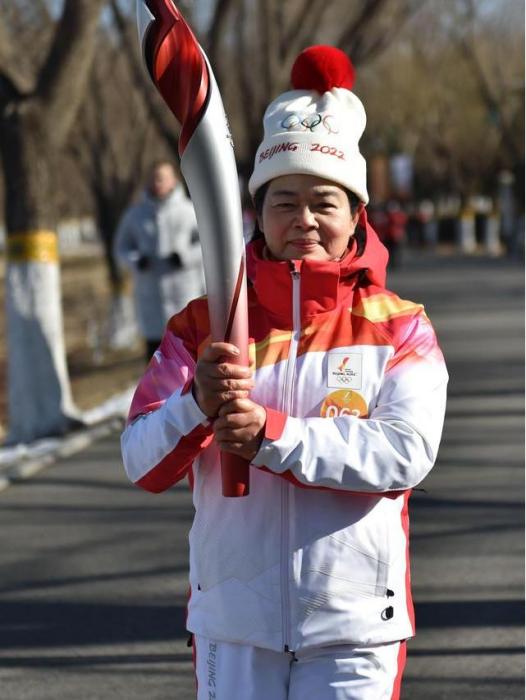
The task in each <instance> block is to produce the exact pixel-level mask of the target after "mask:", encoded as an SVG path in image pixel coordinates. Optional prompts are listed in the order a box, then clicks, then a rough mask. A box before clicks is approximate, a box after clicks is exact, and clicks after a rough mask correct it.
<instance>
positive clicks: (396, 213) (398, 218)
mask: <svg viewBox="0 0 526 700" xmlns="http://www.w3.org/2000/svg"><path fill="white" fill-rule="evenodd" d="M406 225H407V214H406V213H405V212H403V211H402V210H401V209H396V210H393V211H389V210H388V211H387V236H388V240H391V241H394V242H395V243H400V242H401V241H403V239H404V237H405V227H406Z"/></svg>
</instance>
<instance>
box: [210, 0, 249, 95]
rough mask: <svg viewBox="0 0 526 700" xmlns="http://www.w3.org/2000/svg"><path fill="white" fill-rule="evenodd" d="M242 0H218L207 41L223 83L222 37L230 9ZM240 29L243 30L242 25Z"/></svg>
mask: <svg viewBox="0 0 526 700" xmlns="http://www.w3.org/2000/svg"><path fill="white" fill-rule="evenodd" d="M240 1H241V2H242V1H243V0H217V3H216V6H215V10H214V16H213V17H212V21H211V23H210V29H209V30H208V37H207V41H206V47H207V54H208V58H209V59H210V65H211V66H212V69H213V71H214V74H215V75H216V77H217V82H218V83H219V84H221V80H220V74H221V68H220V66H221V39H222V38H223V35H224V31H225V25H226V22H227V20H228V15H229V13H230V10H231V9H232V8H233V7H234V6H235V5H236V4H237V3H239V2H240ZM239 31H241V27H240V28H239Z"/></svg>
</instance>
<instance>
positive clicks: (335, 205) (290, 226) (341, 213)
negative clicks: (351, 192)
mask: <svg viewBox="0 0 526 700" xmlns="http://www.w3.org/2000/svg"><path fill="white" fill-rule="evenodd" d="M359 215H360V211H357V212H355V214H354V216H353V215H352V213H351V207H350V204H349V199H348V197H347V192H346V191H345V190H344V189H343V187H341V186H340V185H337V184H336V183H334V182H331V181H330V180H325V179H323V178H321V177H316V176H314V175H283V176H282V177H277V178H276V179H275V180H272V182H271V183H270V185H269V187H268V189H267V192H266V195H265V199H264V201H263V209H262V212H261V216H259V217H258V223H259V228H260V229H261V231H262V232H263V235H264V236H265V242H266V244H267V248H268V249H269V251H270V253H271V254H272V256H273V257H274V258H277V259H278V260H339V259H340V258H341V257H342V256H343V255H344V254H345V253H346V251H347V246H348V243H349V239H350V238H351V236H353V235H354V231H355V229H356V224H357V223H358V218H359Z"/></svg>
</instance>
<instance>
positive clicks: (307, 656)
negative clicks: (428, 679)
mask: <svg viewBox="0 0 526 700" xmlns="http://www.w3.org/2000/svg"><path fill="white" fill-rule="evenodd" d="M405 655H406V644H405V642H393V643H390V644H382V645H377V646H369V647H353V646H333V647H322V648H317V649H309V650H307V651H303V652H298V653H297V654H296V655H294V656H292V655H291V654H287V653H285V652H283V653H279V652H275V651H269V650H268V649H261V648H258V647H251V646H248V645H244V644H230V643H228V642H216V641H214V640H210V639H206V638H204V637H199V636H195V637H194V664H195V671H196V681H197V700H398V699H399V697H400V682H401V678H402V673H403V670H404V666H405Z"/></svg>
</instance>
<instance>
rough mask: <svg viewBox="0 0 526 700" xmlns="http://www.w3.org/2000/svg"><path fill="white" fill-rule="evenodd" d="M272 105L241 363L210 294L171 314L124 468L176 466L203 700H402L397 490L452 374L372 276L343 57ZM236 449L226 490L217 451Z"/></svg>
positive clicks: (170, 474) (404, 596)
mask: <svg viewBox="0 0 526 700" xmlns="http://www.w3.org/2000/svg"><path fill="white" fill-rule="evenodd" d="M292 79H293V85H294V87H295V90H293V91H290V92H287V93H284V94H283V95H281V96H280V97H278V98H277V99H276V100H275V101H274V102H273V103H271V105H270V106H269V107H268V109H267V111H266V113H265V118H264V127H265V135H264V139H263V142H262V144H261V145H260V147H259V149H258V152H257V154H256V159H255V167H254V172H253V175H252V178H251V180H250V183H249V188H250V191H251V193H252V195H253V197H254V201H255V206H256V211H257V222H258V224H257V232H256V236H255V240H253V241H252V242H251V244H250V245H249V246H248V249H247V269H248V275H249V279H250V281H251V285H250V288H249V324H250V335H251V345H250V350H251V366H250V368H246V367H245V368H244V367H238V366H236V365H234V364H232V363H231V362H229V359H231V358H233V357H234V356H235V354H236V353H237V349H236V348H235V347H234V346H232V345H230V344H227V343H210V339H209V326H208V318H207V305H206V299H204V298H203V299H198V300H195V301H194V302H192V303H190V304H189V305H188V307H187V308H186V309H185V310H184V311H183V312H181V313H180V314H178V315H176V316H174V317H173V318H172V319H171V321H170V322H169V324H168V326H167V330H166V333H165V335H164V338H163V341H162V344H161V347H160V350H159V351H158V352H157V353H156V355H155V357H154V359H153V360H152V362H151V363H150V366H149V368H148V371H147V372H146V374H145V376H144V377H143V379H142V380H141V383H140V384H139V387H138V389H137V393H136V396H135V399H134V402H133V404H132V408H131V412H130V422H129V425H128V427H127V428H126V430H125V432H124V434H123V438H122V445H123V454H124V461H125V465H126V469H127V472H128V474H129V476H130V478H131V479H132V480H133V481H134V482H136V483H138V484H139V485H140V486H142V487H144V488H146V489H148V490H150V491H155V492H157V491H163V490H164V489H167V488H169V487H170V486H171V485H172V484H174V483H175V482H176V481H178V480H179V479H181V478H183V477H184V476H185V475H188V477H189V479H190V482H191V484H192V487H193V497H194V505H195V508H196V513H195V518H194V523H193V526H192V529H191V532H190V583H191V598H190V601H189V611H188V629H189V630H190V631H191V632H192V633H193V636H194V650H195V665H196V677H197V683H198V698H199V700H201V699H204V698H207V699H208V698H224V699H225V700H237V699H239V700H286V699H287V700H300V699H301V700H329V699H331V700H332V699H338V700H341V699H348V698H352V699H355V698H360V699H361V700H364V699H366V698H370V699H371V700H381V699H383V698H386V699H387V698H397V697H399V688H400V680H401V675H402V671H403V666H404V662H405V640H406V639H407V638H409V637H411V636H412V635H413V634H414V623H413V608H412V602H411V593H410V588H409V566H408V513H407V503H408V498H409V494H410V490H411V488H412V487H414V486H415V485H416V484H418V483H419V482H420V481H421V480H422V479H423V478H424V477H425V475H426V474H427V473H428V472H429V470H430V469H431V467H432V466H433V463H434V460H435V458H436V453H437V449H438V443H439V440H440V434H441V429H442V422H443V416H444V405H445V387H446V382H447V373H446V371H445V367H444V363H443V358H442V354H441V352H440V350H439V349H438V346H437V343H436V338H435V334H434V332H433V330H432V327H431V325H430V323H429V321H428V319H427V317H426V316H425V314H424V311H423V308H422V307H421V306H420V305H417V304H413V303H412V302H408V301H403V300H401V299H399V298H398V297H397V296H396V295H395V294H393V293H391V292H389V291H387V290H386V289H385V288H384V284H385V266H386V263H387V253H386V251H385V248H384V247H383V246H382V245H381V243H380V242H379V241H378V238H377V236H376V234H375V233H374V231H373V230H372V228H371V227H370V226H369V225H368V223H367V217H366V213H365V204H366V203H367V201H368V197H367V189H366V171H365V161H364V159H363V157H362V156H361V154H360V152H359V149H358V140H359V138H360V136H361V134H362V132H363V129H364V127H365V112H364V109H363V106H362V104H361V102H360V101H359V100H358V98H357V97H356V96H355V95H354V94H353V93H352V92H351V87H352V66H351V64H350V62H349V61H348V59H347V58H346V56H345V55H344V54H342V53H341V52H339V51H338V50H336V49H331V48H330V47H311V49H307V50H306V51H305V52H303V53H302V54H300V56H299V57H298V59H297V60H296V63H295V66H294V68H293V71H292ZM220 449H222V450H225V451H228V452H232V453H234V454H238V455H241V456H243V457H245V458H246V459H248V460H250V462H251V464H252V468H251V476H250V478H251V492H250V495H249V496H248V497H246V498H236V499H227V498H223V497H222V496H221V480H220V469H219V454H220V453H219V450H220Z"/></svg>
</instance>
